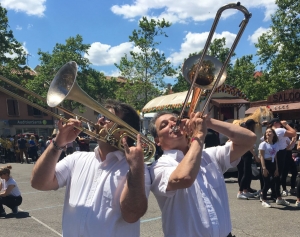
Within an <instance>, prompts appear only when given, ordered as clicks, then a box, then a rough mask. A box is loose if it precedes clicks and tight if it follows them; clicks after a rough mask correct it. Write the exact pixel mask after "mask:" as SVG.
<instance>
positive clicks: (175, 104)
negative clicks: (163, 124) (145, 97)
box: [142, 91, 192, 113]
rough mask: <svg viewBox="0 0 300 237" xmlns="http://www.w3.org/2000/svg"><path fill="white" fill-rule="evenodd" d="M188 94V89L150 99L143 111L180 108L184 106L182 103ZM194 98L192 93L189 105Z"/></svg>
mask: <svg viewBox="0 0 300 237" xmlns="http://www.w3.org/2000/svg"><path fill="white" fill-rule="evenodd" d="M186 95H187V91H184V92H178V93H174V94H170V95H164V96H160V97H157V98H155V99H153V100H150V101H149V102H148V103H147V104H146V105H145V106H144V108H143V110H142V111H143V112H144V113H147V112H151V111H154V110H156V111H159V110H167V109H178V108H181V107H182V104H183V102H184V100H185V97H186ZM191 99H192V93H191V96H190V98H189V100H188V105H189V104H190V102H191Z"/></svg>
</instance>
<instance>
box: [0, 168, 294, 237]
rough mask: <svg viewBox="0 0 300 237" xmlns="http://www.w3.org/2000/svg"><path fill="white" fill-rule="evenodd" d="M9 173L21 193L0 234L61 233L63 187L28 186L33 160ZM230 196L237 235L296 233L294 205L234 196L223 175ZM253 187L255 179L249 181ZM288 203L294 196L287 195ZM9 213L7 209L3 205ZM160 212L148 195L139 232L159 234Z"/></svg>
mask: <svg viewBox="0 0 300 237" xmlns="http://www.w3.org/2000/svg"><path fill="white" fill-rule="evenodd" d="M1 166H4V165H3V164H0V167H1ZM12 167H13V169H12V170H11V171H12V176H13V177H14V178H15V179H16V181H17V182H18V185H19V187H20V190H21V192H22V195H23V203H22V205H21V206H20V208H19V210H20V212H19V213H18V214H17V215H12V214H8V215H7V218H5V219H0V236H5V237H16V236H17V237H27V236H30V237H57V236H62V235H61V216H62V204H63V198H64V189H61V190H58V191H49V192H40V191H37V190H35V189H33V188H31V186H30V174H31V170H32V167H33V164H14V163H13V164H12ZM226 185H227V190H228V195H229V200H230V209H231V219H232V225H233V231H232V232H233V234H235V235H236V236H237V237H244V236H245V237H247V236H251V237H256V236H257V237H277V236H278V237H279V236H280V237H282V236H285V237H287V236H289V237H298V236H299V226H300V209H299V208H296V207H295V206H294V205H291V206H290V207H283V206H278V205H276V204H273V208H269V209H268V208H262V206H261V203H260V202H259V201H258V200H237V199H236V192H237V190H238V188H237V187H238V185H237V183H236V179H235V178H231V179H226ZM252 187H253V188H259V182H258V181H253V183H252ZM287 200H288V201H291V203H292V204H294V203H295V200H296V197H295V196H289V197H287ZM6 210H7V212H8V213H9V212H10V210H8V208H6ZM160 217H161V213H160V211H159V208H158V206H157V204H156V200H155V198H154V197H153V196H152V195H151V196H150V198H149V208H148V212H147V213H146V215H145V216H144V217H143V218H142V221H141V222H142V223H141V236H143V237H151V236H152V237H159V236H163V235H162V230H161V218H160Z"/></svg>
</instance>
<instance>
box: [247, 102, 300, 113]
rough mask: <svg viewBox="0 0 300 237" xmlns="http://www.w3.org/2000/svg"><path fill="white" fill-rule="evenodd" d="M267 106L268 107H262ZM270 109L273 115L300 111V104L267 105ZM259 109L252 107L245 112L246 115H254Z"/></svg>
mask: <svg viewBox="0 0 300 237" xmlns="http://www.w3.org/2000/svg"><path fill="white" fill-rule="evenodd" d="M261 106H266V105H261ZM267 106H269V107H270V109H271V110H272V112H273V113H284V112H287V111H291V110H300V103H299V102H298V103H289V104H273V105H267ZM258 108H259V107H251V108H249V109H247V110H246V111H245V114H252V113H253V112H254V111H255V110H256V109H258Z"/></svg>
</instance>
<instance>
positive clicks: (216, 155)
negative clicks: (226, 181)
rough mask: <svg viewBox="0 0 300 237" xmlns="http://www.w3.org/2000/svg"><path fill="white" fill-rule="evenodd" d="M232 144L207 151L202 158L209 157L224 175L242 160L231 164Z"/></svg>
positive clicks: (228, 143)
mask: <svg viewBox="0 0 300 237" xmlns="http://www.w3.org/2000/svg"><path fill="white" fill-rule="evenodd" d="M231 145H232V142H227V143H225V145H224V146H217V147H211V148H207V149H205V150H204V151H205V152H203V153H202V156H208V157H205V158H208V159H209V158H210V159H211V160H212V162H214V163H215V164H216V165H217V166H218V168H219V170H220V171H221V172H222V173H225V172H226V171H227V170H228V169H229V168H232V167H235V166H237V165H238V163H239V162H240V160H241V158H239V159H237V160H236V161H234V162H232V163H230V148H231Z"/></svg>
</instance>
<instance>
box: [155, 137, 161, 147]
mask: <svg viewBox="0 0 300 237" xmlns="http://www.w3.org/2000/svg"><path fill="white" fill-rule="evenodd" d="M154 141H155V143H156V145H158V146H160V143H159V139H158V137H156V138H154Z"/></svg>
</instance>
